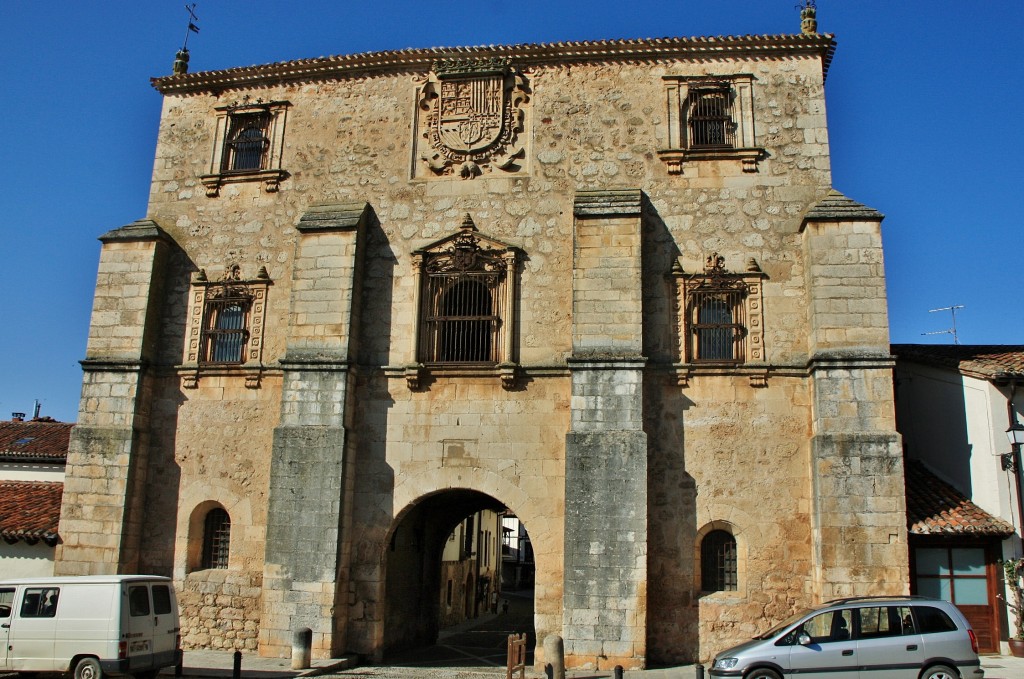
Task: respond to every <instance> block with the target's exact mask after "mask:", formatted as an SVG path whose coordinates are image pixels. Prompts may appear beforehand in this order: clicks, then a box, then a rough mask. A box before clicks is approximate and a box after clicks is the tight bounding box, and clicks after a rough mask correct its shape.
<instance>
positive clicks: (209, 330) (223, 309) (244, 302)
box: [182, 264, 272, 389]
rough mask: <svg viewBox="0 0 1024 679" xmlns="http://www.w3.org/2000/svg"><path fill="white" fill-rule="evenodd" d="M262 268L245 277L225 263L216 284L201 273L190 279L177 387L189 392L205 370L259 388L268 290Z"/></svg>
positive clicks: (268, 281) (264, 268) (236, 268)
mask: <svg viewBox="0 0 1024 679" xmlns="http://www.w3.org/2000/svg"><path fill="white" fill-rule="evenodd" d="M271 284H272V283H271V280H270V276H269V275H268V274H267V270H266V267H262V266H261V267H260V268H259V270H258V271H257V272H256V276H255V277H254V278H248V279H244V278H243V277H242V273H241V267H240V266H239V265H237V264H235V265H230V266H228V267H227V269H226V270H225V272H224V275H223V276H222V277H221V278H220V279H219V280H216V281H211V280H209V279H208V278H207V276H206V271H205V269H200V270H199V271H198V272H196V274H195V275H194V276H193V278H192V293H191V300H190V302H189V326H188V335H187V341H186V343H185V356H184V365H185V367H186V368H188V372H187V373H185V375H184V377H183V382H182V386H184V387H185V388H187V389H193V388H195V387H196V386H197V385H198V380H199V378H200V376H201V375H202V374H203V373H204V372H212V371H222V370H231V371H234V369H235V368H240V369H241V370H239V371H238V372H240V373H242V374H244V375H245V376H246V386H247V387H251V388H258V387H259V369H260V368H261V367H262V363H261V361H262V357H263V331H264V326H265V325H266V316H267V314H266V310H267V292H268V290H269V289H270V285H271Z"/></svg>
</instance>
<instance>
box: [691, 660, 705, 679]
mask: <svg viewBox="0 0 1024 679" xmlns="http://www.w3.org/2000/svg"><path fill="white" fill-rule="evenodd" d="M693 671H694V679H704V666H703V665H701V664H700V663H697V664H696V665H694V666H693Z"/></svg>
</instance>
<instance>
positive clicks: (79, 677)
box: [75, 658, 103, 679]
mask: <svg viewBox="0 0 1024 679" xmlns="http://www.w3.org/2000/svg"><path fill="white" fill-rule="evenodd" d="M75 679H103V668H102V667H100V661H99V660H97V659H96V658H82V659H81V660H79V661H78V664H77V665H75Z"/></svg>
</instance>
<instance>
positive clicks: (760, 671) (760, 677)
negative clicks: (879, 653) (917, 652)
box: [743, 667, 938, 679]
mask: <svg viewBox="0 0 1024 679" xmlns="http://www.w3.org/2000/svg"><path fill="white" fill-rule="evenodd" d="M743 679H782V677H780V676H779V673H778V672H776V671H775V670H770V669H768V668H767V667H758V668H757V669H756V670H751V671H750V672H747V676H745V677H743ZM936 679H938V678H937V677H936Z"/></svg>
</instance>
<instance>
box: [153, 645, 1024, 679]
mask: <svg viewBox="0 0 1024 679" xmlns="http://www.w3.org/2000/svg"><path fill="white" fill-rule="evenodd" d="M439 645H442V646H443V645H444V640H443V639H442V640H441V643H440V644H439ZM232 662H233V654H232V653H231V652H230V651H186V652H185V663H184V668H183V676H184V677H187V678H189V679H227V678H228V677H231V670H232ZM290 663H291V661H290V660H288V659H282V658H260V657H258V656H255V655H246V656H243V658H242V672H241V675H242V679H292V678H293V677H309V676H324V677H327V678H328V679H329V678H330V677H338V678H339V679H345V678H346V677H361V678H363V677H365V678H371V677H372V678H374V679H440V678H442V677H443V678H444V679H500V678H502V677H504V676H505V667H504V663H501V665H500V666H491V667H485V666H479V665H477V664H476V663H475V662H474V664H473V665H472V666H458V665H455V664H452V665H444V666H430V665H428V664H427V663H426V662H419V663H418V665H417V666H407V665H400V664H389V665H357V664H355V661H354V659H351V658H350V659H341V660H338V659H334V660H317V661H314V662H313V667H311V668H310V669H308V670H292V669H291V665H290ZM981 666H982V667H983V668H984V669H985V678H986V679H1024V658H1014V657H1011V656H998V655H994V656H983V657H982V659H981ZM526 676H527V677H531V678H532V679H537V678H540V677H544V674H543V673H539V672H536V671H534V670H533V669H532V668H531V667H528V668H527V671H526ZM566 676H567V677H571V678H572V679H604V678H609V679H610V678H611V677H613V676H614V673H613V672H612V671H611V670H608V671H593V670H591V671H569V672H567V673H566ZM623 677H624V679H695V678H696V677H697V669H696V667H695V666H694V665H683V666H679V667H666V668H658V669H650V670H627V671H625V672H623ZM705 677H709V675H708V673H707V672H706V671H705ZM165 679H169V676H168V677H166V678H165Z"/></svg>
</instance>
